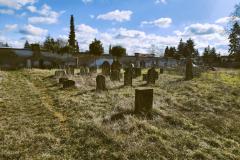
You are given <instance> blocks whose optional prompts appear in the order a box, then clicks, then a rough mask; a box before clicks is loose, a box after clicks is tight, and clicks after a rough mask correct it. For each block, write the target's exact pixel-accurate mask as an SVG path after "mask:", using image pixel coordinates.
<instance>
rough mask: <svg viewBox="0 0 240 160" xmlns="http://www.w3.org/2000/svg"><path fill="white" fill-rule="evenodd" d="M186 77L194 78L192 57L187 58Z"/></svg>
mask: <svg viewBox="0 0 240 160" xmlns="http://www.w3.org/2000/svg"><path fill="white" fill-rule="evenodd" d="M185 79H186V80H191V79H193V64H192V59H191V58H187V60H186V72H185Z"/></svg>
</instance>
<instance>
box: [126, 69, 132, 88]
mask: <svg viewBox="0 0 240 160" xmlns="http://www.w3.org/2000/svg"><path fill="white" fill-rule="evenodd" d="M132 78H133V72H132V68H127V69H125V72H124V85H125V86H132Z"/></svg>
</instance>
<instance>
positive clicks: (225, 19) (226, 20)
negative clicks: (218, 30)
mask: <svg viewBox="0 0 240 160" xmlns="http://www.w3.org/2000/svg"><path fill="white" fill-rule="evenodd" d="M239 20H240V18H239V17H222V18H219V19H218V20H216V22H215V23H217V24H223V25H224V24H228V23H229V22H234V21H239Z"/></svg>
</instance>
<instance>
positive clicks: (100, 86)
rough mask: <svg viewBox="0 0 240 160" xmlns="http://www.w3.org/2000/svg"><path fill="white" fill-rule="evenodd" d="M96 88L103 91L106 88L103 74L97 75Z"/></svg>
mask: <svg viewBox="0 0 240 160" xmlns="http://www.w3.org/2000/svg"><path fill="white" fill-rule="evenodd" d="M96 90H97V91H105V90H107V88H106V79H105V77H104V75H98V76H97V78H96Z"/></svg>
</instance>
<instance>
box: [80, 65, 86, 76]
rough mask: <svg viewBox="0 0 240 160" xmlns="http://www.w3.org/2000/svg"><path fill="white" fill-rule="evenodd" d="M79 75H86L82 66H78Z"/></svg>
mask: <svg viewBox="0 0 240 160" xmlns="http://www.w3.org/2000/svg"><path fill="white" fill-rule="evenodd" d="M80 75H86V70H85V68H84V67H81V68H80Z"/></svg>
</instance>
